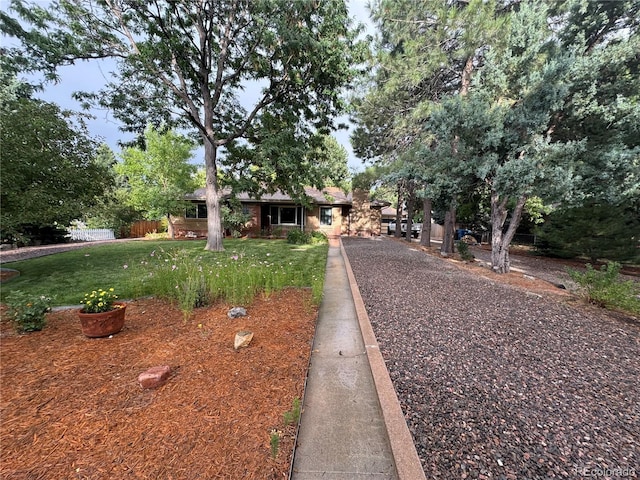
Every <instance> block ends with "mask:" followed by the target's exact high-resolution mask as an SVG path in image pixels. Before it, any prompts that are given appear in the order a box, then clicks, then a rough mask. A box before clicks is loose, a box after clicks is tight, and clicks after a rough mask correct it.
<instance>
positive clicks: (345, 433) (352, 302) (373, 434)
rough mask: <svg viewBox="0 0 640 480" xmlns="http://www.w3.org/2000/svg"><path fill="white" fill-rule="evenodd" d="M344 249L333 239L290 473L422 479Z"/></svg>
mask: <svg viewBox="0 0 640 480" xmlns="http://www.w3.org/2000/svg"><path fill="white" fill-rule="evenodd" d="M343 253H344V252H343V250H342V248H341V246H340V244H339V241H338V242H337V244H336V243H335V242H332V245H331V246H330V248H329V256H328V259H327V269H326V277H325V287H324V296H323V301H322V304H321V306H320V311H319V317H318V322H317V326H316V332H315V338H314V343H313V350H312V353H311V363H310V368H309V374H308V378H307V386H306V390H305V396H304V402H303V409H302V416H301V422H300V430H299V434H298V441H297V445H296V450H295V456H294V461H293V468H292V476H291V478H292V479H293V480H312V479H320V478H322V479H329V480H342V479H344V480H347V479H349V480H357V479H407V480H416V479H420V478H424V473H423V471H422V467H421V465H420V460H419V459H418V455H417V453H416V450H415V446H414V444H413V440H412V438H411V435H410V433H409V430H408V428H407V425H406V422H405V420H404V416H403V415H402V411H401V409H400V405H399V403H398V399H397V397H396V395H395V391H394V390H393V386H392V384H391V380H390V378H389V374H388V372H387V369H386V366H385V365H384V361H383V359H382V356H381V355H380V351H379V349H378V345H377V343H376V341H375V337H374V336H373V331H372V330H371V326H370V324H369V320H368V317H367V316H366V312H365V311H364V304H363V303H362V299H361V298H360V295H359V292H358V291H357V286H356V285H355V282H354V280H353V275H352V274H351V268H350V267H349V265H348V260H346V255H344V257H343ZM352 287H353V288H354V289H355V290H352ZM354 293H355V298H354ZM363 317H364V318H363Z"/></svg>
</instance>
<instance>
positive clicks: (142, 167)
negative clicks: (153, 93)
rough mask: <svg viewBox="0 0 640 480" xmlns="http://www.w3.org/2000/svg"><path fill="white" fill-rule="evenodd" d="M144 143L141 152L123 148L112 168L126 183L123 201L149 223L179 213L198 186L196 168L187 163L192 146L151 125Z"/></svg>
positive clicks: (139, 149)
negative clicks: (142, 213) (118, 160)
mask: <svg viewBox="0 0 640 480" xmlns="http://www.w3.org/2000/svg"><path fill="white" fill-rule="evenodd" d="M144 139H145V148H144V149H141V148H138V147H127V148H125V149H124V150H123V151H122V154H121V157H122V162H121V163H118V164H116V165H115V170H116V172H117V173H118V174H119V175H122V176H123V177H124V178H125V179H126V187H125V188H126V190H127V195H126V196H125V197H124V200H125V203H126V205H128V206H130V207H131V208H133V209H135V210H138V211H141V212H144V215H145V216H146V217H147V218H148V219H151V220H156V219H160V218H163V217H167V218H169V217H170V215H171V214H173V215H175V214H178V213H181V211H182V210H183V209H184V207H185V200H184V198H185V195H186V194H188V193H192V192H193V191H194V190H195V189H196V188H198V187H199V186H200V185H198V184H197V178H196V171H197V167H196V166H195V165H193V164H191V163H189V161H190V160H191V159H192V155H193V151H194V150H195V145H194V143H193V142H192V141H190V140H189V139H188V138H186V137H184V136H182V135H179V134H177V133H175V132H174V131H172V130H167V131H164V132H161V131H158V130H157V129H155V128H154V127H153V126H151V125H150V126H148V127H147V129H146V130H145V135H144ZM169 226H170V227H171V222H169ZM170 230H171V228H170ZM170 233H172V232H171V231H170Z"/></svg>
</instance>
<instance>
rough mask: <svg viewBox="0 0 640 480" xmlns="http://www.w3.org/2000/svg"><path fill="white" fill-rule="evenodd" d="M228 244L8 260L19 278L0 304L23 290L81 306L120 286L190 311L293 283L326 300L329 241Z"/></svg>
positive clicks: (162, 245) (93, 250) (128, 294)
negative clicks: (92, 295)
mask: <svg viewBox="0 0 640 480" xmlns="http://www.w3.org/2000/svg"><path fill="white" fill-rule="evenodd" d="M224 247H225V251H224V252H208V251H205V250H204V241H171V240H153V241H152V240H145V241H131V242H118V243H112V244H106V245H97V246H93V247H86V248H82V249H78V250H72V251H69V252H64V253H59V254H55V255H49V256H45V257H39V258H34V259H31V260H24V261H20V262H11V263H6V264H3V266H4V267H7V268H13V269H16V270H18V271H20V276H19V277H17V278H15V279H13V280H11V281H10V282H9V283H6V284H4V285H2V290H1V292H0V299H1V300H3V301H4V299H5V297H6V296H7V295H8V294H10V293H11V292H12V291H14V290H21V291H23V292H25V293H28V294H29V295H33V296H40V295H46V296H49V297H51V298H52V304H53V305H54V306H56V305H78V304H80V303H81V301H82V299H83V297H84V294H85V293H87V292H90V291H92V290H97V289H98V288H102V289H108V288H114V289H115V290H116V292H117V294H118V295H119V297H120V298H121V299H131V298H138V297H141V296H145V295H155V296H158V297H162V298H167V299H169V300H171V301H175V302H177V303H179V304H180V305H181V306H183V307H184V308H185V309H186V310H189V305H188V304H195V305H196V306H197V304H198V299H202V298H203V297H206V298H207V299H208V300H209V301H215V300H219V299H222V300H227V301H237V302H240V301H247V300H248V299H250V298H252V297H253V296H254V295H255V294H256V293H257V292H259V291H265V290H266V291H267V292H268V291H272V290H278V289H281V288H285V287H288V286H294V287H309V288H312V289H313V292H314V299H315V300H316V301H320V299H321V296H322V286H323V283H324V270H325V266H326V260H327V251H328V245H327V244H326V243H320V244H314V245H292V244H288V243H286V241H284V240H260V239H251V240H247V239H240V240H234V239H229V240H225V242H224ZM185 302H186V303H185ZM183 304H185V305H183Z"/></svg>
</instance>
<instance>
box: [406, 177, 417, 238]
mask: <svg viewBox="0 0 640 480" xmlns="http://www.w3.org/2000/svg"><path fill="white" fill-rule="evenodd" d="M414 203H415V197H414V195H413V188H409V192H408V194H407V233H406V235H405V239H406V240H407V242H409V243H411V236H412V235H411V228H412V227H413V205H414Z"/></svg>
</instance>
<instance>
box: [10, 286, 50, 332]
mask: <svg viewBox="0 0 640 480" xmlns="http://www.w3.org/2000/svg"><path fill="white" fill-rule="evenodd" d="M6 303H7V306H8V307H9V310H8V312H7V314H8V316H9V318H11V320H13V322H14V323H15V325H16V329H17V330H18V331H19V332H35V331H39V330H42V329H43V328H44V326H45V325H46V323H47V321H46V318H45V313H46V312H48V311H49V310H50V309H51V307H50V305H51V299H50V298H49V297H45V296H44V295H40V296H39V297H32V296H30V295H28V294H26V293H24V292H23V291H21V290H15V291H14V292H11V293H10V294H9V295H8V296H7V300H6Z"/></svg>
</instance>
